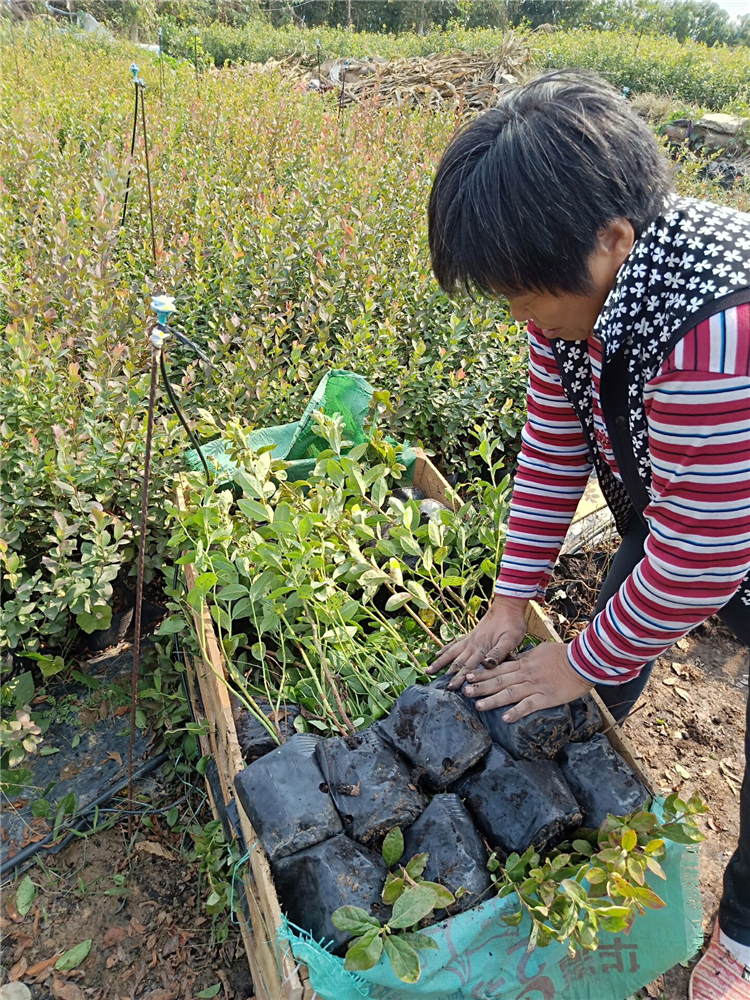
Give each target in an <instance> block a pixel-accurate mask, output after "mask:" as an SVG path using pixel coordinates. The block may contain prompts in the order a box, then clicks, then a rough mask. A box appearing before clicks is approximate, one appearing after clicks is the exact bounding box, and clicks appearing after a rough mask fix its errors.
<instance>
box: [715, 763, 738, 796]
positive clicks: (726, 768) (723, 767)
mask: <svg viewBox="0 0 750 1000" xmlns="http://www.w3.org/2000/svg"><path fill="white" fill-rule="evenodd" d="M730 767H731V765H729V764H726V763H725V762H724V761H721V762H720V764H719V770H720V771H721V773H722V774H723V775H724V780H725V781H726V783H727V784H728V785H729V790H730V792H731V793H732V795H735V796H736V795H738V794H739V789H740V783H739V781H738V779H737V776H736V775H734V774H732V772H731V771H730Z"/></svg>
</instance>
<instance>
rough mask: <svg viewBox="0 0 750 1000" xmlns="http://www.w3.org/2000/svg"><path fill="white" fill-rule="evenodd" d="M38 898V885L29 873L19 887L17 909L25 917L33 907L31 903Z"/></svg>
mask: <svg viewBox="0 0 750 1000" xmlns="http://www.w3.org/2000/svg"><path fill="white" fill-rule="evenodd" d="M35 899H36V886H35V885H34V883H33V882H32V881H31V878H30V877H29V876H28V875H27V876H26V877H25V878H24V880H23V881H22V882H21V884H20V885H19V887H18V892H17V893H16V909H17V910H18V912H19V913H20V914H21V916H22V917H25V916H26V914H27V913H28V912H29V910H30V909H31V904H32V903H33V902H34V900H35Z"/></svg>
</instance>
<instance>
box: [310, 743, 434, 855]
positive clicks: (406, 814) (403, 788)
mask: <svg viewBox="0 0 750 1000" xmlns="http://www.w3.org/2000/svg"><path fill="white" fill-rule="evenodd" d="M316 754H317V758H318V763H319V764H320V770H321V771H322V772H323V778H324V780H325V781H326V783H327V785H328V790H329V792H330V794H331V798H332V799H333V802H334V805H335V806H336V808H337V809H338V811H339V813H340V815H341V818H342V819H343V821H344V831H345V833H347V834H348V835H349V836H350V837H353V838H354V839H355V840H359V841H361V842H362V843H363V844H370V843H372V842H373V841H374V840H377V838H378V837H382V836H384V835H385V834H386V833H388V831H389V830H392V829H393V828H394V826H401V827H404V826H408V825H409V824H410V823H413V822H414V820H415V819H416V818H417V817H418V816H419V814H420V813H421V812H422V810H423V809H424V807H425V805H426V804H427V800H426V799H425V797H424V795H422V794H421V792H419V791H418V790H417V788H416V786H415V785H414V784H412V781H411V777H410V775H411V767H410V766H409V765H408V764H407V762H406V761H405V760H404V759H403V758H402V757H400V756H399V755H398V754H397V753H396V751H395V750H393V749H392V748H391V747H390V746H389V745H388V744H387V743H386V742H385V741H384V740H382V739H381V738H380V737H379V736H378V735H377V733H376V731H375V730H373V729H366V730H365V731H364V732H362V733H356V734H354V735H353V736H344V737H338V738H336V739H330V740H323V741H322V742H321V743H319V744H318V746H317V749H316Z"/></svg>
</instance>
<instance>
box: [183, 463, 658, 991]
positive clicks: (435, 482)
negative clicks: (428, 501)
mask: <svg viewBox="0 0 750 1000" xmlns="http://www.w3.org/2000/svg"><path fill="white" fill-rule="evenodd" d="M414 485H415V486H418V487H419V488H420V489H422V490H424V492H425V493H426V494H427V496H428V497H431V498H432V499H435V500H440V501H441V502H443V503H448V502H449V501H448V496H447V493H446V491H447V490H448V489H450V486H449V484H448V482H447V481H446V480H445V479H444V477H443V476H442V475H441V474H440V472H439V471H438V470H437V469H436V468H435V466H434V465H433V464H432V462H431V461H430V460H429V458H428V457H427V456H426V455H425V454H424V453H423V452H421V451H419V450H417V461H416V466H415V470H414ZM178 506H182V498H181V496H180V495H178ZM196 576H197V573H196V570H195V567H194V566H192V565H189V566H186V567H185V580H186V583H187V587H188V589H191V588H192V587H193V585H194V583H195V579H196ZM193 619H194V624H195V628H196V633H197V635H198V636H202V651H201V652H202V655H201V658H200V659H194V658H193V657H191V656H189V655H187V656H186V665H187V674H188V685H189V690H190V697H191V702H192V708H193V712H194V715H195V718H196V720H197V721H199V722H202V721H204V720H205V721H206V722H208V724H209V732H208V735H206V736H201V738H200V742H201V753H202V754H204V755H208V756H210V757H211V758H212V761H213V762H215V765H216V767H215V770H214V771H213V775H214V780H213V781H211V782H207V785H208V794H209V798H210V801H211V805H212V808H213V811H214V815H215V816H216V817H217V818H219V819H221V820H222V821H223V822H224V825H225V828H226V829H227V830H228V832H232V833H234V834H235V835H237V836H238V838H239V840H240V842H241V843H243V844H244V845H246V847H247V848H250V859H249V864H248V865H247V868H246V873H245V875H244V876H243V880H242V881H243V888H244V895H245V897H246V899H245V901H243V907H242V909H241V911H240V912H239V913H238V914H237V916H238V919H239V922H240V929H241V931H242V938H243V941H244V943H245V950H246V951H247V957H248V962H249V964H250V971H251V974H252V977H253V984H254V986H255V994H256V997H257V998H258V1000H313V998H314V992H313V990H312V987H311V986H310V983H309V980H308V978H307V974H306V969H305V967H304V966H301V967H300V966H298V965H296V963H295V962H294V961H293V960H292V959H291V957H290V955H289V954H288V953H285V950H284V949H280V948H279V947H278V946H277V928H278V927H279V924H280V920H281V908H280V905H279V900H278V896H277V895H276V889H275V887H274V884H273V879H272V877H271V869H270V866H269V863H268V858H267V857H266V854H265V852H264V850H263V848H262V847H261V845H260V844H259V843H258V838H257V837H256V835H255V833H254V831H253V828H252V825H251V823H250V820H249V819H248V818H247V816H246V814H245V812H244V810H243V809H242V807H241V806H240V804H239V802H238V801H237V802H236V803H234V779H235V777H236V775H237V774H238V773H239V772H240V771H241V770H242V769H243V768H244V766H245V763H244V761H243V759H242V755H241V753H240V747H239V742H238V740H237V732H236V730H235V726H234V719H233V717H232V710H231V706H230V701H229V692H228V689H227V685H226V683H225V677H226V663H225V660H224V654H223V652H222V650H221V648H220V646H219V644H218V642H217V639H216V633H215V632H214V628H213V620H212V618H211V615H210V613H209V611H208V609H207V608H206V607H204V609H203V613H202V614H199V613H198V612H196V611H194V612H193ZM527 622H528V631H529V634H531V635H533V636H536V637H537V638H539V639H545V640H550V641H552V642H561V641H562V640H561V639H560V637H559V636H558V635H557V633H556V631H555V629H554V628H553V626H552V623H551V622H550V619H549V618H548V616H547V615H546V614H545V613H544V611H543V610H542V609H541V607H540V606H539V605H538V604H536V603H535V602H533V601H532V602H531V603H530V604H529V608H528V612H527ZM594 697H595V698H596V700H597V703H598V705H599V709H600V711H601V713H602V719H603V720H604V730H605V731H606V733H607V736H608V738H609V740H610V742H611V744H612V746H613V747H614V748H615V750H617V752H618V753H619V754H621V755H622V757H624V759H625V760H626V761H627V762H628V764H630V766H631V767H632V768H633V770H634V771H635V772H636V773H637V774H638V775H639V776H640V778H641V780H642V781H644V783H645V784H646V786H647V787H648V788H649V790H650V791H651V792H652V793H653V792H655V791H656V788H655V786H654V784H653V781H652V780H651V778H650V776H649V774H648V773H647V772H646V771H645V770H644V768H643V767H642V766H641V764H640V763H639V762H638V760H636V757H635V754H634V752H633V748H632V746H631V744H630V743H629V741H628V740H627V739H626V738H625V737H624V736H623V735H622V734H621V733H620V732H618V730H617V729H616V728H615V722H614V719H613V718H612V716H611V715H610V713H609V711H608V710H607V708H606V707H605V706H604V704H603V703H602V702H601V700H600V699H599V698H598V696H597V695H596V693H594ZM287 952H288V950H287Z"/></svg>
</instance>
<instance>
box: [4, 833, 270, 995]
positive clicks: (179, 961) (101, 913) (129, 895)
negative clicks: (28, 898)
mask: <svg viewBox="0 0 750 1000" xmlns="http://www.w3.org/2000/svg"><path fill="white" fill-rule="evenodd" d="M206 818H208V817H206ZM141 841H142V842H146V843H148V842H150V843H153V844H155V845H158V847H160V848H161V849H162V850H163V851H164V854H165V855H166V856H159V855H155V854H151V853H149V852H147V851H144V850H139V851H137V852H135V855H134V858H132V859H131V860H130V861H129V860H128V850H127V848H128V839H127V826H126V824H125V823H121V824H119V825H118V826H116V827H114V828H112V829H110V830H106V831H104V832H102V833H98V834H96V835H95V836H91V837H88V838H86V839H85V840H78V841H74V842H73V843H71V844H70V845H69V846H68V847H67V848H65V850H64V851H62V852H61V853H60V855H59V856H58V857H56V858H54V859H52V858H50V859H49V863H48V864H47V865H45V866H44V868H41V867H40V866H35V867H34V868H32V869H30V870H29V874H30V876H31V878H32V879H33V881H34V882H35V883H36V884H37V886H38V887H39V895H38V897H37V900H36V902H35V904H34V905H33V907H32V908H31V910H30V912H29V913H28V914H27V916H26V917H25V918H23V919H21V918H20V917H19V915H18V912H17V910H16V909H15V906H14V899H15V893H13V892H10V893H6V894H4V899H3V903H2V917H1V918H0V922H1V923H2V928H3V957H2V964H3V976H2V982H4V983H5V982H8V980H9V979H11V980H13V979H18V980H20V981H22V982H24V983H26V985H27V986H29V988H30V990H31V996H32V998H33V1000H48V998H54V1000H134V998H136V997H137V998H138V1000H195V998H196V997H199V996H200V995H201V992H202V991H207V993H206V995H210V996H214V995H217V996H218V998H219V1000H224V998H229V1000H250V998H252V997H253V990H252V983H251V979H250V973H249V970H248V965H247V960H246V958H245V954H244V951H243V947H242V942H241V938H240V935H239V932H238V931H237V929H236V928H232V929H231V930H230V933H229V937H228V938H227V940H226V941H225V942H224V944H222V945H216V944H212V940H211V937H212V936H211V918H210V917H208V916H206V912H205V909H204V908H203V900H202V896H203V895H204V893H203V888H204V887H202V886H201V885H200V884H199V877H198V872H197V870H196V869H195V868H194V867H192V866H191V865H189V864H187V863H186V862H185V861H184V860H183V859H182V858H181V857H180V855H179V854H178V853H177V851H176V850H174V849H173V848H171V847H166V845H165V843H164V841H163V840H160V839H159V838H158V837H157V836H156V835H155V834H153V832H152V833H150V834H149V839H148V840H147V839H146V838H145V837H144V838H141ZM53 862H54V864H53ZM122 876H126V882H125V883H124V885H125V887H126V888H125V891H123V890H122V889H121V888H120V887H118V885H117V883H118V882H119V881H121V880H122ZM88 938H93V944H92V947H91V951H90V953H89V955H88V957H87V958H86V960H85V961H84V962H83V963H82V964H81V965H80V966H79V967H78V968H77V969H75V970H73V971H72V972H69V973H67V974H65V973H60V972H55V971H54V968H53V966H54V964H55V962H56V960H57V959H58V958H59V956H60V955H61V954H63V953H64V952H65V951H67V950H68V949H69V948H72V947H74V946H75V945H77V944H79V943H80V942H81V941H85V940H86V939H88ZM217 984H219V985H220V987H221V989H219V991H218V993H217V994H214V993H213V992H211V989H210V988H211V987H215V986H216V985H217Z"/></svg>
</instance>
